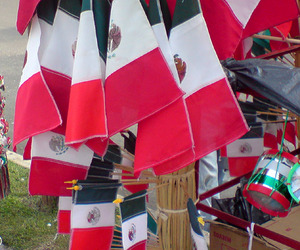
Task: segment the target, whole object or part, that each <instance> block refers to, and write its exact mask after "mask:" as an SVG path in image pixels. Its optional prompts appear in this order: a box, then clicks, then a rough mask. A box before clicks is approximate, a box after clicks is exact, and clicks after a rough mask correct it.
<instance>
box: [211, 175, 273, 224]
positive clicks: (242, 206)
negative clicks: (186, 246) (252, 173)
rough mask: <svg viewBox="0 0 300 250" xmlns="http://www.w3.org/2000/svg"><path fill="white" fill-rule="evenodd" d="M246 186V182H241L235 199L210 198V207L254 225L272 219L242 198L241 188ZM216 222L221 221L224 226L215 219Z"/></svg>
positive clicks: (243, 180)
mask: <svg viewBox="0 0 300 250" xmlns="http://www.w3.org/2000/svg"><path fill="white" fill-rule="evenodd" d="M245 184H246V180H245V179H242V180H241V185H242V187H237V189H236V193H235V197H232V198H224V199H215V198H213V197H212V207H213V208H216V209H218V210H221V211H223V212H225V213H228V214H231V215H233V216H236V217H238V218H240V219H243V220H246V221H249V222H254V223H255V224H259V225H261V224H263V223H265V222H267V221H269V220H271V219H272V218H273V217H272V216H271V215H268V214H266V213H264V212H262V211H260V210H259V209H257V208H256V207H254V206H252V205H251V204H250V203H249V202H247V200H246V199H245V198H244V196H243V194H242V190H243V186H244V185H245ZM217 221H221V222H223V223H226V224H230V223H227V222H225V221H223V220H220V219H217Z"/></svg>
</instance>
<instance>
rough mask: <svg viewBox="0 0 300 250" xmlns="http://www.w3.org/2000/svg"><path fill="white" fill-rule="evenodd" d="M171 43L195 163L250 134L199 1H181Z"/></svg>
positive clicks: (172, 30)
mask: <svg viewBox="0 0 300 250" xmlns="http://www.w3.org/2000/svg"><path fill="white" fill-rule="evenodd" d="M169 42H170V46H171V50H172V52H173V54H174V57H175V59H176V62H177V63H178V64H179V65H182V66H183V65H184V67H180V69H181V70H180V71H179V75H181V79H182V80H181V84H180V87H181V89H182V90H183V91H184V92H185V96H184V98H185V101H186V104H187V109H188V113H189V118H190V122H191V127H192V133H193V139H194V145H195V147H194V151H195V159H194V160H197V159H199V158H201V157H203V156H205V155H207V154H208V153H210V152H212V151H215V150H217V149H219V148H220V147H222V146H224V145H227V144H229V143H231V142H233V141H235V140H236V139H238V138H240V137H241V136H242V135H244V134H245V133H246V132H247V131H248V126H247V123H246V121H245V119H244V116H243V114H242V112H241V110H240V107H239V105H238V102H237V100H236V98H235V96H234V94H233V92H232V90H231V87H230V85H229V83H228V80H227V78H226V76H225V73H224V71H223V69H222V67H221V64H220V62H219V60H218V58H217V55H216V53H215V50H214V48H213V45H212V43H211V40H210V36H209V33H208V30H207V27H206V23H205V20H204V18H203V15H202V13H201V11H200V8H199V2H198V1H197V0H185V1H181V0H178V1H177V2H176V7H175V11H174V15H173V21H172V29H171V32H170V37H169Z"/></svg>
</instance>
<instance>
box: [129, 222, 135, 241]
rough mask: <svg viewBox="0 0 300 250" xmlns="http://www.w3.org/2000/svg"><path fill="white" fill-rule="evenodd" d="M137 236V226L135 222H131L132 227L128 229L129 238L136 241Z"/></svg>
mask: <svg viewBox="0 0 300 250" xmlns="http://www.w3.org/2000/svg"><path fill="white" fill-rule="evenodd" d="M135 238H136V226H135V225H134V224H131V227H130V228H129V231H128V239H129V240H130V241H134V240H135Z"/></svg>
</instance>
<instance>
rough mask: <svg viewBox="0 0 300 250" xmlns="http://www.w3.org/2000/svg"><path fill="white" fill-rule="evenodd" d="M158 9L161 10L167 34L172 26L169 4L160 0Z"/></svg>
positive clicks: (164, 0)
mask: <svg viewBox="0 0 300 250" xmlns="http://www.w3.org/2000/svg"><path fill="white" fill-rule="evenodd" d="M160 9H161V12H162V16H163V20H164V24H165V28H166V31H167V34H168V36H169V34H170V30H171V28H172V18H171V13H170V10H169V6H168V3H167V1H166V0H160Z"/></svg>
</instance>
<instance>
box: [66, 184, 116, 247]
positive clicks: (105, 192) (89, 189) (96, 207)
mask: <svg viewBox="0 0 300 250" xmlns="http://www.w3.org/2000/svg"><path fill="white" fill-rule="evenodd" d="M120 185H121V184H113V183H105V184H103V183H97V184H91V183H88V184H84V183H83V182H81V183H80V188H79V190H77V191H74V193H73V207H72V211H71V238H70V249H71V250H77V249H78V250H82V249H101V250H109V249H110V247H111V243H112V239H113V233H114V225H115V204H114V203H113V201H114V200H115V199H116V195H117V191H118V187H119V186H120Z"/></svg>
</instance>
